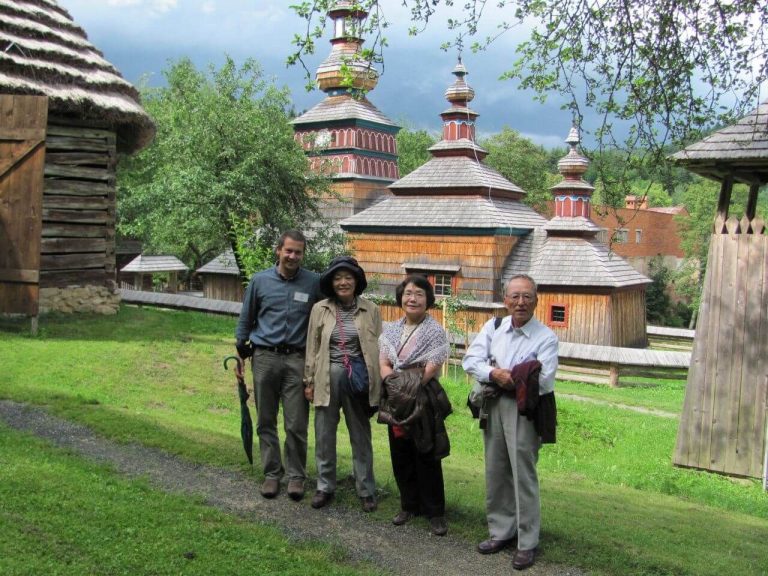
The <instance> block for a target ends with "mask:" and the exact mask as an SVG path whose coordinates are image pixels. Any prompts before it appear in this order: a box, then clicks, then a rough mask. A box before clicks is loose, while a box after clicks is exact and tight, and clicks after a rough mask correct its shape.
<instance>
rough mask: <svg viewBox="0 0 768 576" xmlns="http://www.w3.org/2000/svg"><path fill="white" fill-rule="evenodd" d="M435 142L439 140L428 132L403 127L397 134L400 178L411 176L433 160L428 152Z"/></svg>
mask: <svg viewBox="0 0 768 576" xmlns="http://www.w3.org/2000/svg"><path fill="white" fill-rule="evenodd" d="M435 142H437V138H436V137H435V136H434V135H433V134H430V133H429V132H427V131H426V130H414V129H412V128H410V127H409V126H407V125H404V126H403V128H402V129H401V130H400V132H398V133H397V155H398V156H397V167H398V168H399V170H400V178H402V177H403V176H405V175H406V174H410V173H411V172H413V171H414V170H416V168H418V167H419V166H421V165H422V164H424V163H425V162H427V160H429V159H430V158H432V155H431V154H430V153H429V151H428V150H429V148H430V147H431V146H433V145H434V144H435Z"/></svg>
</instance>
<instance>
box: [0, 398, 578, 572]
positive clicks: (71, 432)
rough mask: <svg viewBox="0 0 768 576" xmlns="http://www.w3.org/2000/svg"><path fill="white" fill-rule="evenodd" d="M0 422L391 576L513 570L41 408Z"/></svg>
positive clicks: (1, 410)
mask: <svg viewBox="0 0 768 576" xmlns="http://www.w3.org/2000/svg"><path fill="white" fill-rule="evenodd" d="M0 420H2V421H3V422H5V423H6V424H7V425H8V426H10V427H11V428H15V429H17V430H23V431H26V432H30V433H32V434H35V435H37V436H39V437H41V438H44V439H46V440H48V441H50V442H52V443H53V444H54V445H56V446H59V447H61V448H66V449H68V450H71V451H73V452H74V453H76V454H78V455H80V456H82V457H85V458H87V459H89V460H94V461H97V462H100V463H105V464H109V465H110V466H112V467H113V468H114V469H115V470H117V471H118V472H120V473H122V474H124V475H126V476H141V477H146V478H148V480H149V482H150V483H151V484H152V485H153V486H154V487H156V488H159V489H161V490H166V491H169V492H178V493H183V494H188V495H192V496H197V497H202V498H204V499H205V501H206V503H207V504H208V505H210V506H215V507H216V508H219V509H221V510H224V511H226V512H231V513H234V514H238V515H240V516H242V517H245V518H248V519H251V520H253V521H258V522H265V523H268V524H272V525H276V526H278V527H280V528H281V529H282V530H283V531H284V532H285V533H286V534H287V535H288V537H290V538H296V539H299V540H325V541H332V542H334V543H335V544H337V545H338V546H340V547H342V548H344V549H346V550H347V551H348V552H349V555H350V556H351V557H352V558H353V559H354V560H366V561H369V562H372V563H373V564H375V565H377V566H379V567H381V568H383V569H384V570H387V571H389V572H391V573H393V574H403V575H409V576H411V575H414V574H425V575H429V576H443V575H446V576H450V575H456V576H459V575H460V576H466V575H467V574H483V575H484V576H492V575H496V574H499V575H500V574H504V575H509V574H510V573H512V556H511V554H510V553H509V552H508V551H504V552H501V553H499V554H496V555H494V556H482V555H480V554H478V553H477V552H475V550H474V543H468V542H466V541H464V540H461V539H459V538H457V537H454V536H451V535H450V534H449V535H448V536H446V537H444V538H439V537H434V536H431V535H430V534H429V533H428V532H427V530H426V528H425V527H424V526H402V527H399V528H396V527H394V526H392V525H391V524H389V523H388V522H380V521H374V520H371V519H370V518H369V517H367V516H365V515H364V513H363V512H361V511H357V510H344V509H340V508H339V507H337V506H330V507H329V508H325V509H323V510H318V511H315V510H312V509H311V508H310V507H309V503H308V502H307V499H305V500H304V501H303V502H300V503H296V502H293V501H291V500H289V499H288V498H286V497H285V495H284V493H281V495H280V497H278V498H276V499H275V500H265V499H264V498H262V497H261V496H260V495H259V493H258V490H257V486H256V484H255V483H254V481H253V479H252V478H247V477H245V476H243V475H241V474H238V473H233V472H230V471H226V470H221V469H218V468H213V467H210V466H204V465H199V464H192V463H190V462H187V461H185V460H182V459H180V458H177V457H174V456H171V455H169V454H167V453H165V452H162V451H160V450H156V449H152V448H147V447H145V446H141V445H137V444H129V445H126V444H117V443H115V442H112V441H110V440H107V439H104V438H102V437H100V436H97V435H96V434H94V433H93V432H92V431H91V430H90V429H88V428H86V427H84V426H81V425H78V424H74V423H72V422H69V421H66V420H62V419H60V418H57V417H55V416H52V415H51V414H49V413H48V412H46V411H45V410H43V409H41V408H37V407H32V406H28V405H24V404H19V403H16V402H10V401H0ZM357 543H360V544H361V545H360V546H357V545H356V544H357ZM525 574H526V575H530V576H583V574H584V572H582V571H581V570H579V569H576V568H569V567H565V566H559V565H553V564H545V563H544V562H542V561H537V563H536V565H534V566H533V567H532V568H530V569H529V570H527V571H525Z"/></svg>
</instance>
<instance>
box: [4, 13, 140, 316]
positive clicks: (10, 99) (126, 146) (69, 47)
mask: <svg viewBox="0 0 768 576" xmlns="http://www.w3.org/2000/svg"><path fill="white" fill-rule="evenodd" d="M154 132H155V128H154V124H153V122H152V120H151V119H150V118H149V116H148V115H147V114H146V113H145V112H144V110H143V109H142V107H141V105H140V104H139V94H138V92H137V91H136V89H135V88H134V87H133V86H131V84H129V83H128V82H127V81H125V80H124V79H123V78H122V76H121V75H120V73H119V72H118V71H117V70H116V69H115V68H114V67H113V66H112V65H111V64H110V63H109V62H107V61H106V60H105V59H104V58H103V56H102V54H101V53H100V52H99V51H98V50H97V49H96V48H95V47H94V46H93V45H92V44H91V43H90V42H88V39H87V36H86V34H85V32H84V31H83V30H82V28H80V27H79V26H77V24H75V23H74V22H73V21H72V18H71V17H70V15H69V13H68V12H67V11H66V10H64V9H63V8H61V7H60V6H59V5H58V4H57V3H56V2H55V1H53V0H3V2H0V159H2V160H0V314H23V315H26V316H30V317H33V318H36V317H37V314H38V311H40V310H59V311H64V312H72V311H95V312H100V313H114V312H116V311H117V307H118V303H119V294H118V293H117V290H116V282H115V277H116V276H115V273H116V271H115V167H116V164H117V158H118V155H119V154H121V153H124V154H129V153H132V152H136V151H138V150H140V149H141V148H143V147H144V146H146V145H147V144H148V143H149V142H150V141H151V139H152V138H153V136H154Z"/></svg>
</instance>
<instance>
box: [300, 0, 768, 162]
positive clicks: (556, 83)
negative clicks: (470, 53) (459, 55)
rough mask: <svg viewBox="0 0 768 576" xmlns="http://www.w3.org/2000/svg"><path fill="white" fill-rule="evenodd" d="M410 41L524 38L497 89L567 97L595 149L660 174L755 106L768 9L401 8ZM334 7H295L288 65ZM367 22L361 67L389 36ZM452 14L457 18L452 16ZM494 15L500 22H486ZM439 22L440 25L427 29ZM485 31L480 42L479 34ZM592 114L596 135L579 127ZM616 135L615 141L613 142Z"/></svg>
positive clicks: (468, 1)
mask: <svg viewBox="0 0 768 576" xmlns="http://www.w3.org/2000/svg"><path fill="white" fill-rule="evenodd" d="M401 2H402V5H403V6H405V7H407V8H408V9H409V10H410V16H411V28H410V32H411V33H412V34H418V33H419V32H420V31H423V30H424V29H425V28H426V27H427V26H430V25H432V26H435V25H437V26H440V25H444V26H445V28H446V36H453V38H452V39H450V40H449V41H447V42H445V44H444V45H443V47H444V48H449V47H452V46H453V47H456V48H458V49H462V48H471V49H473V50H482V49H483V48H484V47H486V46H487V45H488V44H489V43H491V42H493V41H494V40H495V39H496V38H498V37H499V36H500V35H501V34H504V33H505V32H508V31H510V30H512V29H513V28H517V27H520V28H521V29H523V28H524V29H530V30H531V32H530V34H529V36H528V39H527V40H525V41H523V42H522V43H521V44H520V45H519V46H518V48H517V59H516V60H514V61H513V64H512V65H511V67H509V69H507V70H499V74H500V75H502V77H503V78H506V79H513V80H516V81H517V82H519V85H520V86H521V87H522V88H526V89H530V90H532V91H533V92H534V94H535V96H536V97H537V98H539V99H541V100H543V99H545V98H546V97H547V96H548V95H554V94H559V95H562V96H565V98H566V100H567V102H568V104H567V106H568V107H569V108H570V109H571V110H572V111H573V113H574V120H575V122H577V123H578V124H579V126H580V127H581V128H582V129H583V130H585V131H586V132H590V133H592V134H593V135H594V137H595V142H596V144H597V147H598V149H605V148H613V149H622V150H624V151H625V152H626V154H627V157H628V158H629V157H630V156H633V157H635V158H638V156H637V154H633V153H634V152H635V151H637V150H643V151H645V152H646V153H647V154H648V157H646V158H642V159H641V160H642V162H646V163H647V162H649V161H650V162H651V163H654V164H658V163H660V162H661V161H662V160H663V158H664V157H665V155H666V154H667V153H668V152H669V150H670V146H674V147H679V146H680V145H682V144H684V143H687V142H689V141H691V140H692V139H698V138H699V137H700V136H701V135H702V133H703V131H706V130H709V129H711V128H712V127H713V126H716V125H721V124H724V123H730V122H732V121H733V119H734V118H735V117H737V116H741V115H743V114H744V113H745V111H746V110H748V109H751V108H753V107H755V106H756V105H757V104H758V103H759V101H760V100H763V99H765V97H766V95H765V94H761V92H760V90H761V86H763V87H764V85H765V83H766V79H767V78H768V50H767V48H768V0H730V1H725V0H494V1H493V2H492V3H489V2H488V1H487V0H462V1H461V2H455V1H454V0H401ZM334 3H335V2H334V0H311V1H304V2H300V3H299V4H298V5H297V6H295V7H294V8H295V10H296V12H297V14H298V15H299V16H300V17H302V18H303V19H305V20H306V22H307V27H306V32H305V33H304V34H297V35H296V40H295V43H296V51H295V52H294V54H292V55H291V56H290V57H289V61H290V62H297V61H300V60H301V58H302V56H303V55H305V54H307V53H311V52H312V51H313V50H314V40H316V39H317V38H320V37H321V36H322V34H323V30H324V24H325V19H326V16H325V15H326V13H327V11H328V9H329V7H330V6H331V5H333V4H334ZM356 4H357V6H360V7H362V8H363V9H365V10H366V11H368V12H369V14H370V16H369V17H368V20H367V21H366V22H365V23H364V24H363V26H362V30H361V34H363V35H365V36H366V37H367V38H368V39H369V40H368V44H367V46H368V48H367V49H366V51H364V53H363V56H364V57H366V58H368V59H370V60H371V61H372V62H373V63H377V62H378V63H380V62H382V61H383V59H384V48H385V47H386V45H387V42H386V37H385V36H384V33H385V32H386V29H387V28H388V27H389V26H390V25H391V23H390V22H388V21H387V20H386V17H385V13H384V12H383V10H381V7H382V6H383V2H381V0H359V2H357V3H356ZM458 8H463V10H462V11H461V12H460V13H461V16H459V17H456V13H457V12H458V11H457V9H458ZM491 8H493V9H494V10H495V11H496V12H495V13H500V14H502V16H506V17H505V18H503V19H502V20H501V21H496V20H495V19H494V21H493V22H486V21H484V18H486V19H487V18H488V17H487V15H486V16H484V12H488V11H489V10H490V9H491ZM442 15H445V16H446V18H447V19H446V20H445V23H444V24H441V23H438V22H435V20H436V19H437V18H438V17H440V16H442ZM486 27H487V28H489V29H490V30H491V32H490V33H489V34H485V35H483V33H482V30H483V29H484V28H486ZM587 109H590V110H591V111H593V112H596V113H597V114H598V116H599V118H600V120H599V121H598V123H597V125H594V126H587V125H585V124H584V123H583V120H584V117H585V112H586V110H587ZM619 134H622V136H621V137H619V136H618V135H619Z"/></svg>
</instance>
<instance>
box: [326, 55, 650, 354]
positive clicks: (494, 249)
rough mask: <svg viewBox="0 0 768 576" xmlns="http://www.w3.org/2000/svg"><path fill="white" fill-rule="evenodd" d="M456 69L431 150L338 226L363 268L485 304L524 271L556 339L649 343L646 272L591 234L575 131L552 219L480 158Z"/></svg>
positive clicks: (389, 284)
mask: <svg viewBox="0 0 768 576" xmlns="http://www.w3.org/2000/svg"><path fill="white" fill-rule="evenodd" d="M453 74H454V75H455V76H456V80H455V81H454V83H453V84H452V85H451V86H449V88H448V89H447V91H446V92H445V97H446V99H447V100H448V102H449V107H448V108H447V109H446V110H445V111H443V112H442V114H441V118H442V121H443V137H442V140H441V141H440V142H438V143H437V144H435V145H434V146H432V147H431V148H430V153H431V154H432V158H431V159H430V160H429V161H428V162H426V163H425V164H424V165H423V166H421V167H419V168H417V169H416V170H414V171H413V172H411V173H410V174H408V175H407V176H405V177H404V178H402V179H400V180H398V181H396V182H394V183H392V184H391V185H390V186H389V190H390V191H391V193H392V197H390V198H385V199H383V200H382V201H381V202H379V203H377V204H375V205H373V206H371V207H370V208H368V209H366V210H363V211H362V212H359V213H357V214H354V215H352V216H350V217H349V218H347V219H345V220H343V221H342V222H341V228H342V229H343V230H345V231H346V232H347V233H348V235H349V241H350V244H351V247H352V249H353V251H354V253H355V255H356V257H357V258H358V260H359V261H360V263H361V265H362V266H363V267H364V268H365V269H366V272H368V273H369V274H370V275H371V276H375V277H377V278H378V279H379V281H380V289H381V290H382V291H384V292H392V291H393V290H394V286H396V285H397V284H398V283H399V282H400V281H401V280H402V278H403V275H404V274H406V273H411V272H416V273H421V274H424V275H426V276H427V277H428V278H429V280H430V282H431V283H432V284H433V285H434V287H435V292H436V294H437V295H438V296H449V295H453V294H459V293H460V294H461V295H462V296H463V297H464V299H468V300H471V301H476V302H477V303H479V304H480V305H482V304H483V303H485V304H487V305H490V304H491V303H494V302H500V301H502V299H503V290H504V286H505V283H506V281H507V279H508V278H510V277H511V276H512V275H513V274H517V273H526V274H530V275H531V276H533V278H534V279H536V281H537V282H538V284H539V306H538V308H537V311H536V314H537V316H538V317H539V319H540V320H542V321H543V322H545V323H546V324H547V325H548V326H550V327H551V328H552V329H553V330H554V331H555V332H556V333H557V334H558V335H559V337H560V338H561V339H562V340H564V341H568V342H578V343H585V344H599V345H604V346H629V347H643V346H645V345H646V332H645V326H646V325H645V287H646V286H647V284H649V283H650V280H649V279H648V278H646V277H645V276H643V275H642V274H640V273H639V272H637V271H635V270H634V269H633V268H632V267H631V266H630V265H629V264H628V263H627V262H626V261H625V260H624V259H623V258H621V257H620V256H618V255H616V254H615V253H611V252H610V250H609V249H608V246H607V245H606V244H604V243H602V242H600V241H598V240H597V238H596V236H597V234H598V233H599V232H600V231H601V229H600V228H599V227H598V226H596V225H595V224H594V223H593V222H592V221H591V220H590V219H589V216H590V198H591V195H592V191H593V188H592V186H590V185H589V184H588V183H587V182H585V181H584V180H583V179H582V175H583V174H584V172H585V171H586V169H587V167H588V161H587V159H586V158H584V157H583V156H581V155H580V154H579V153H578V152H577V150H576V145H577V144H578V135H577V133H576V132H575V130H574V131H572V132H571V134H570V136H569V138H568V140H567V142H569V144H571V151H570V152H569V154H568V155H567V156H566V157H565V158H563V159H562V160H561V161H560V164H559V167H560V172H561V173H562V174H563V177H564V179H563V182H562V183H560V184H558V185H556V186H555V187H554V188H553V190H552V192H553V196H554V199H555V207H556V215H555V217H554V218H552V219H551V220H549V221H547V220H546V219H545V218H544V217H543V216H541V215H540V214H538V213H537V212H535V211H534V210H533V209H532V208H530V207H528V206H527V205H526V204H524V203H523V202H522V199H523V198H524V197H525V195H526V192H525V191H524V190H522V189H521V188H520V187H519V186H517V185H516V184H514V183H513V182H510V181H509V180H507V179H506V178H504V177H503V176H502V175H501V174H499V173H498V172H496V171H495V170H493V169H492V168H490V167H488V166H486V165H485V164H484V163H483V159H484V158H485V156H486V155H487V152H486V151H485V150H484V149H483V148H481V147H480V146H478V145H477V143H476V142H475V122H476V119H477V117H478V113H477V112H475V111H474V110H472V109H471V108H470V107H469V103H470V102H471V101H472V100H473V98H474V95H475V93H474V90H473V89H472V88H471V87H470V86H469V85H468V84H467V82H466V79H465V77H466V75H467V70H466V68H465V66H464V65H463V64H462V62H461V60H459V62H458V64H457V65H456V67H455V69H454V70H453ZM489 315H490V307H489Z"/></svg>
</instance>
